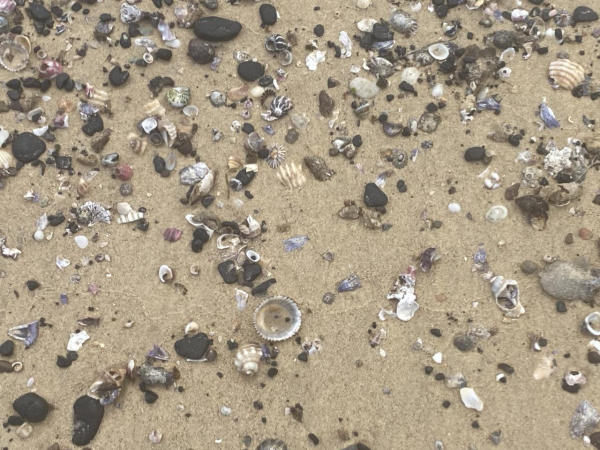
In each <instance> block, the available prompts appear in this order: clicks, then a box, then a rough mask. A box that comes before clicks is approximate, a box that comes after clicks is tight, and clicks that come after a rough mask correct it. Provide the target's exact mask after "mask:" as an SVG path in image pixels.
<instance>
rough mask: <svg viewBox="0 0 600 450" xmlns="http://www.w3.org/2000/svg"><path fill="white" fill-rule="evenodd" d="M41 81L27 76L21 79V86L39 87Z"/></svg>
mask: <svg viewBox="0 0 600 450" xmlns="http://www.w3.org/2000/svg"><path fill="white" fill-rule="evenodd" d="M41 86H42V83H41V82H40V80H38V79H37V78H33V77H27V78H25V79H23V87H26V88H36V89H39V88H40V87H41Z"/></svg>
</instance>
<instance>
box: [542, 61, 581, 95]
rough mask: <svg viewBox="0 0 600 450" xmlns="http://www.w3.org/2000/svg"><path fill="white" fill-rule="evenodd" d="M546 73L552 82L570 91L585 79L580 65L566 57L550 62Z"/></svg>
mask: <svg viewBox="0 0 600 450" xmlns="http://www.w3.org/2000/svg"><path fill="white" fill-rule="evenodd" d="M548 75H550V78H552V79H553V80H554V83H555V84H557V85H558V86H560V87H561V88H563V89H568V90H569V91H572V90H573V89H575V88H576V87H577V86H579V85H580V84H581V83H582V82H583V80H585V72H584V70H583V67H581V65H579V64H577V63H576V62H573V61H571V60H568V59H558V60H556V61H552V62H551V63H550V67H549V68H548Z"/></svg>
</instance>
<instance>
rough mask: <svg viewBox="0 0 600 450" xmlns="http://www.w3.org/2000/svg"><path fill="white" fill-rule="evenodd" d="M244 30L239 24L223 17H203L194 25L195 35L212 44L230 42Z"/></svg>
mask: <svg viewBox="0 0 600 450" xmlns="http://www.w3.org/2000/svg"><path fill="white" fill-rule="evenodd" d="M241 30H242V24H240V23H239V22H236V21H233V20H228V19H223V18H222V17H216V16H209V17H202V18H200V19H198V20H197V21H196V22H195V23H194V34H195V35H196V36H197V37H199V38H200V39H205V40H207V41H211V42H223V41H229V40H231V39H233V38H235V37H236V36H237V35H238V34H239V32H240V31H241Z"/></svg>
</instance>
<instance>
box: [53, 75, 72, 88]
mask: <svg viewBox="0 0 600 450" xmlns="http://www.w3.org/2000/svg"><path fill="white" fill-rule="evenodd" d="M69 78H71V76H70V75H69V74H68V73H64V72H63V73H61V74H58V75H57V76H56V78H55V79H54V81H55V82H56V87H57V88H58V89H62V88H64V87H65V83H66V82H67V80H68V79H69Z"/></svg>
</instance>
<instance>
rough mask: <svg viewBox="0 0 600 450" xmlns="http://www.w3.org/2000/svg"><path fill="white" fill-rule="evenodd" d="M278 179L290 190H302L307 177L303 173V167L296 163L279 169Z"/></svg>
mask: <svg viewBox="0 0 600 450" xmlns="http://www.w3.org/2000/svg"><path fill="white" fill-rule="evenodd" d="M277 179H278V180H279V181H280V182H281V184H283V185H284V186H286V187H287V188H289V189H300V188H301V187H302V186H304V185H305V184H306V177H305V176H304V174H303V173H302V165H298V166H296V165H295V164H294V163H291V164H286V165H285V166H281V167H279V171H278V172H277Z"/></svg>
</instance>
